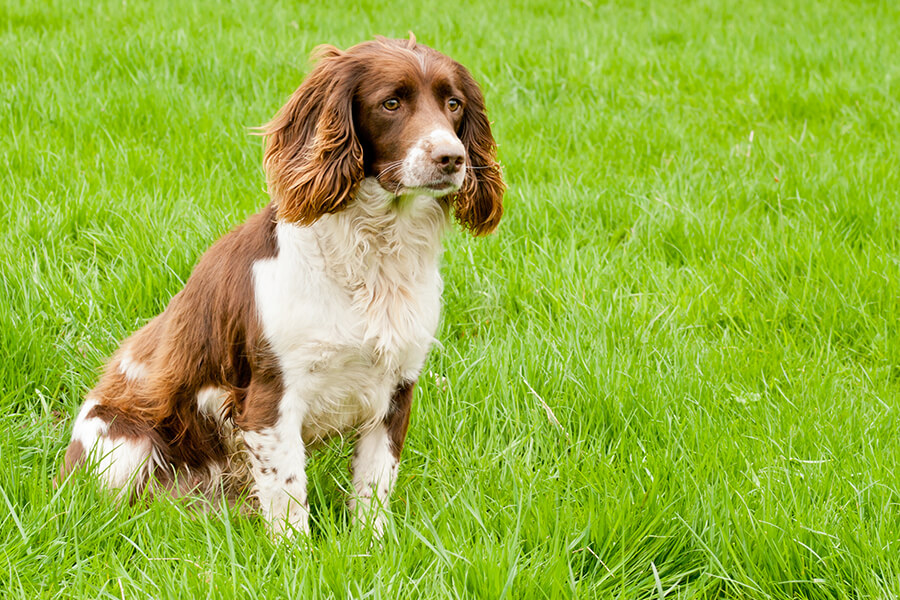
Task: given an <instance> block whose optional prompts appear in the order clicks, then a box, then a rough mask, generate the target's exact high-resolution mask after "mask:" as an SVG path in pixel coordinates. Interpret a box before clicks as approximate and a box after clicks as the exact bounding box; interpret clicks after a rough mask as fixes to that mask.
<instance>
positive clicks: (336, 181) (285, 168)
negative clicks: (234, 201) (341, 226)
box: [263, 46, 364, 225]
mask: <svg viewBox="0 0 900 600" xmlns="http://www.w3.org/2000/svg"><path fill="white" fill-rule="evenodd" d="M314 56H316V57H318V58H319V63H318V64H317V65H316V67H315V69H313V71H312V73H310V74H309V76H308V77H307V78H306V79H305V80H304V81H303V83H302V84H301V85H300V87H299V88H298V89H297V91H296V92H294V94H293V95H292V96H291V98H290V100H288V102H287V104H285V105H284V107H283V108H282V109H281V111H280V112H279V113H278V116H276V117H275V118H274V119H273V120H272V121H271V122H270V123H269V124H268V125H266V126H265V127H264V128H263V133H264V134H265V135H266V136H267V138H268V140H267V144H266V153H265V157H264V164H265V168H266V178H267V180H268V187H269V194H270V195H271V196H272V199H273V200H274V201H275V203H276V204H277V206H278V216H279V218H281V219H285V220H287V221H291V222H294V223H298V224H302V225H308V224H310V223H312V222H313V221H315V220H316V219H318V218H319V217H320V216H322V215H324V214H327V213H333V212H337V211H339V210H340V209H341V208H343V207H344V205H345V204H346V203H347V201H348V200H350V198H351V197H352V196H353V193H354V192H355V191H356V188H357V186H358V185H359V183H360V182H361V181H362V180H363V177H364V171H363V149H362V145H361V144H360V142H359V139H358V138H357V135H356V131H355V128H354V125H353V104H352V103H353V95H354V92H355V89H356V84H357V78H358V75H357V72H356V71H357V70H356V68H355V66H354V64H353V63H352V61H351V60H349V59H348V58H347V56H346V54H345V53H343V52H341V51H340V50H338V49H337V48H334V47H332V46H320V47H319V48H317V50H316V52H315V53H314Z"/></svg>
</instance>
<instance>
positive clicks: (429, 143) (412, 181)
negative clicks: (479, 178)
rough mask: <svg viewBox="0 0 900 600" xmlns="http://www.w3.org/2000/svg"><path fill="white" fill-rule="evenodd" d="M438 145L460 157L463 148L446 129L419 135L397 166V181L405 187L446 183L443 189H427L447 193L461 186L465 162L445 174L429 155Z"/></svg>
mask: <svg viewBox="0 0 900 600" xmlns="http://www.w3.org/2000/svg"><path fill="white" fill-rule="evenodd" d="M440 146H444V147H446V148H447V149H449V150H452V151H455V152H457V153H459V154H461V155H463V156H465V155H466V150H465V148H464V147H463V144H462V142H461V141H459V138H458V137H456V134H454V133H453V132H452V131H449V130H447V129H434V130H432V131H431V133H429V134H427V135H424V136H422V137H421V138H419V141H418V142H416V144H415V145H414V146H413V147H412V148H410V150H409V152H407V153H406V158H404V159H403V166H402V167H401V169H400V183H401V184H403V186H404V187H406V188H428V186H429V185H430V184H433V183H437V182H444V181H445V182H446V183H447V187H446V189H442V188H438V189H435V190H431V191H436V192H440V194H439V195H443V194H447V193H450V192H453V191H456V190H458V189H459V188H460V187H462V184H463V180H464V179H465V177H466V168H465V165H463V167H462V168H461V169H460V170H459V171H457V172H456V173H452V174H449V175H448V174H446V173H444V172H443V171H442V170H441V168H440V163H438V162H436V161H435V160H434V158H432V156H431V154H432V151H433V150H434V149H435V148H437V147H440Z"/></svg>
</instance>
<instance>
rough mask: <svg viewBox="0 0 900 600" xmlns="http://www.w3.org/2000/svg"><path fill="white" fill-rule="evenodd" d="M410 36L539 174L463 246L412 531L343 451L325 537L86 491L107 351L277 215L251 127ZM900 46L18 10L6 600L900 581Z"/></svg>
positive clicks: (1, 310)
mask: <svg viewBox="0 0 900 600" xmlns="http://www.w3.org/2000/svg"><path fill="white" fill-rule="evenodd" d="M408 30H413V31H414V32H415V33H416V35H417V37H418V38H419V40H420V41H422V42H424V43H427V44H429V45H431V46H433V47H435V48H438V49H440V50H442V51H444V52H446V53H447V54H449V55H451V56H453V57H454V58H456V59H458V60H460V61H461V62H463V63H464V64H466V65H467V66H469V67H470V68H471V70H472V71H473V73H474V74H475V75H476V78H477V79H478V80H479V81H481V82H482V84H483V88H484V91H485V95H486V98H487V102H488V107H489V110H490V113H491V117H492V119H493V121H494V130H495V134H496V137H497V139H498V141H499V144H500V154H501V159H502V162H503V164H504V169H505V174H506V178H507V181H508V183H509V188H510V189H509V192H508V195H507V201H506V207H507V210H506V216H505V218H504V221H503V223H502V225H501V228H500V230H499V232H498V233H496V234H495V235H493V236H491V237H490V238H486V239H483V240H474V239H471V238H469V237H467V236H466V235H464V234H463V233H461V232H455V233H453V234H452V235H451V236H450V237H449V239H448V240H447V246H448V251H447V253H446V255H445V260H444V269H443V271H444V275H445V280H446V290H445V294H444V306H445V312H444V318H443V322H442V325H441V329H440V332H439V336H438V337H439V339H440V341H441V345H440V346H439V347H436V348H435V349H434V351H433V353H432V355H431V357H430V359H429V362H428V365H427V367H426V370H425V373H426V375H425V376H424V377H423V379H422V381H421V382H420V386H419V387H418V388H417V391H416V398H415V407H414V412H413V417H412V425H411V429H410V436H409V438H408V441H407V445H406V447H405V450H404V461H403V464H402V466H401V475H400V480H399V482H398V485H397V488H396V492H395V496H394V502H393V517H392V522H391V526H390V528H389V530H388V534H387V536H386V539H385V540H383V541H382V542H380V543H377V542H373V541H372V540H371V539H370V538H369V536H368V534H367V533H366V532H365V531H354V530H351V529H350V528H349V526H348V519H347V515H346V510H345V509H344V505H343V492H342V490H343V489H346V488H347V487H348V486H349V475H348V473H347V469H346V466H347V462H348V453H349V449H348V448H346V447H342V446H341V445H340V444H339V443H334V444H331V445H330V446H329V447H328V448H326V449H325V450H322V451H320V452H318V453H317V454H316V455H315V456H314V457H313V459H312V461H311V463H310V466H309V470H310V481H311V487H310V490H311V502H312V511H313V536H312V538H311V539H309V540H305V541H301V542H298V543H297V544H296V545H277V544H274V543H272V542H271V541H270V540H269V538H268V536H267V535H266V533H265V528H264V526H263V523H262V522H261V521H260V519H259V518H256V517H248V516H245V515H239V514H229V513H228V512H224V513H211V514H199V515H198V514H195V513H193V512H190V511H187V510H186V509H185V508H184V507H183V506H180V505H178V504H174V503H171V502H166V501H158V502H153V503H149V504H141V505H137V506H117V505H116V503H115V502H114V501H113V500H112V499H111V498H109V497H108V496H107V495H106V494H104V493H103V492H102V491H101V490H100V489H99V488H98V486H97V484H96V483H95V482H94V481H93V480H92V479H90V478H88V477H81V476H76V477H74V478H72V479H70V480H69V481H68V482H67V483H66V484H65V485H64V486H62V487H60V488H58V489H54V487H53V486H52V483H51V479H52V476H53V474H54V473H55V471H56V468H57V466H58V464H59V462H60V459H61V454H62V452H63V450H64V447H65V443H66V440H67V437H68V432H69V427H70V424H71V418H72V416H73V414H74V411H75V410H76V407H77V406H78V404H79V403H80V401H81V398H82V396H83V394H84V392H85V391H86V390H87V389H88V388H89V387H90V386H91V385H92V384H93V383H94V381H95V378H96V374H97V372H98V369H99V367H100V366H101V365H102V363H103V361H104V359H105V357H106V356H108V354H109V353H110V352H111V351H112V350H113V349H114V348H115V347H116V344H117V342H118V340H120V339H121V338H122V337H123V336H125V335H127V334H128V333H129V332H131V331H133V330H134V329H136V328H137V327H139V326H140V325H142V324H143V323H145V322H146V321H147V320H148V319H149V318H150V317H152V316H153V315H155V314H156V313H158V312H159V311H160V310H162V308H163V307H164V306H165V304H166V303H167V301H168V299H169V298H170V297H171V296H172V295H173V294H174V293H175V292H177V291H178V289H180V287H181V286H182V284H183V283H184V281H185V279H186V278H187V277H188V275H189V273H190V271H191V268H192V266H193V265H194V264H195V262H196V260H197V258H198V257H199V256H200V254H201V253H202V252H203V250H204V249H205V248H206V247H207V246H208V245H209V244H210V243H211V242H212V241H213V240H215V239H216V238H217V237H218V236H220V235H221V234H223V233H224V232H225V231H227V230H228V229H230V228H231V227H232V226H233V225H235V224H236V223H238V222H240V221H241V220H243V219H244V218H245V217H246V216H247V215H248V214H250V213H252V212H254V211H256V210H258V209H259V208H260V207H261V206H263V205H264V204H265V203H266V202H267V197H266V194H265V191H264V178H263V174H262V170H261V167H260V162H261V146H260V140H259V139H258V138H255V137H252V136H250V135H248V128H249V127H251V126H254V125H259V124H262V123H264V122H265V121H267V120H268V119H269V118H270V117H271V116H272V115H273V114H274V113H275V111H276V110H277V109H278V107H279V106H280V105H281V104H282V103H283V102H284V100H285V99H286V98H287V97H288V95H289V94H290V93H291V91H292V90H293V89H294V87H296V85H297V84H298V83H299V82H300V81H301V79H302V77H303V74H304V73H305V72H306V71H307V70H308V62H307V57H308V55H309V52H310V51H311V49H312V48H313V47H314V46H315V45H317V44H319V43H332V44H336V45H338V46H341V47H346V46H349V45H352V44H354V43H356V42H358V41H362V40H364V39H368V38H371V37H372V36H373V35H375V34H383V35H388V36H395V37H405V36H406V34H407V31H408ZM897 57H900V7H898V5H897V4H896V3H893V2H886V1H884V2H879V1H877V0H874V1H871V2H858V3H853V2H849V3H848V2H839V1H837V0H822V1H820V2H799V1H796V0H782V1H780V2H774V1H769V0H766V1H761V2H754V3H748V2H736V1H735V2H731V1H727V2H713V1H702V0H699V1H691V2H685V3H662V2H619V3H602V2H598V1H596V0H592V1H581V2H576V1H558V0H557V1H552V2H551V1H546V2H541V1H528V2H512V1H508V0H499V1H498V2H495V3H490V4H489V3H478V2H469V1H462V2H457V3H450V4H448V3H446V2H440V3H439V2H421V3H389V2H381V1H378V2H366V3H364V4H359V3H355V2H347V1H344V0H338V1H335V2H331V3H328V4H327V5H325V4H313V3H310V4H298V5H291V4H289V3H286V2H278V3H272V4H270V5H267V6H262V5H260V4H258V3H254V2H247V1H246V0H244V1H236V2H233V3H229V4H227V5H224V6H223V5H220V3H217V2H196V3H191V4H187V5H186V4H183V3H178V2H168V3H167V2H162V1H161V2H154V3H137V2H131V1H129V2H124V1H121V0H117V1H115V2H113V1H105V2H70V1H62V0H59V1H56V2H52V1H46V2H45V1H42V2H36V1H29V2H10V1H9V0H2V3H0V198H2V204H3V207H4V209H3V211H2V212H0V230H2V232H3V233H2V236H0V256H3V257H4V258H3V260H2V261H0V286H2V288H0V289H2V296H0V297H2V299H3V301H2V303H0V352H2V356H3V357H4V360H3V361H0V432H2V433H0V590H2V593H3V596H4V597H8V598H35V597H40V598H56V597H90V598H99V597H104V598H105V597H114V598H122V597H125V598H134V597H137V598H141V597H152V598H184V597H213V598H219V597H222V598H235V597H240V598H256V597H259V598H270V597H273V596H276V597H277V596H288V597H300V598H307V597H310V598H312V597H338V598H343V597H348V596H353V597H373V598H395V597H403V596H413V597H422V598H444V597H447V598H456V597H460V598H501V597H505V598H557V597H579V598H590V597H598V598H600V597H604V598H605V597H621V598H661V597H667V598H694V597H698V598H890V597H897V596H900V470H898V466H900V465H898V463H900V445H898V431H900V414H898V391H900V366H898V365H900V327H898V318H897V317H898V308H900V242H898V239H900V237H898V236H900V230H898V227H900V225H898V224H900V203H898V189H900V148H898V132H900V102H898V98H900V94H898V89H897V85H898V84H897V82H898V80H900V61H898V60H897Z"/></svg>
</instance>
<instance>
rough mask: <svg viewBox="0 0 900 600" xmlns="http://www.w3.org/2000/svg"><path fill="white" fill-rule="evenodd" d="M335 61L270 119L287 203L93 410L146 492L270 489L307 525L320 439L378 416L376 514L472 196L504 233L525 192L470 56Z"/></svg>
mask: <svg viewBox="0 0 900 600" xmlns="http://www.w3.org/2000/svg"><path fill="white" fill-rule="evenodd" d="M318 57H319V62H318V63H317V65H316V67H315V68H314V69H313V71H312V72H311V73H310V74H309V76H308V77H307V78H306V80H305V81H304V82H303V84H302V85H301V86H300V87H299V88H298V89H297V91H296V92H294V94H293V95H292V96H291V98H290V100H288V102H287V104H286V105H285V106H284V107H283V108H282V109H281V111H280V112H279V114H278V116H276V117H275V119H274V120H273V121H272V122H271V123H269V124H268V125H267V126H266V127H265V129H264V133H265V135H266V136H267V146H266V152H265V169H266V173H267V179H268V188H269V194H270V196H271V203H270V204H269V205H268V206H266V207H265V208H264V209H263V210H262V212H260V213H258V214H256V215H254V216H252V217H250V218H249V219H248V220H247V222H245V223H244V224H243V225H241V226H239V227H237V228H236V229H234V230H233V231H231V232H230V233H229V234H227V235H226V236H224V237H223V238H222V239H220V240H219V241H218V242H216V243H215V244H214V245H213V246H212V247H211V248H210V249H209V250H208V251H207V252H206V254H204V255H203V257H202V258H201V259H200V262H199V264H198V265H197V267H196V268H195V269H194V272H193V274H192V275H191V277H190V278H189V279H188V281H187V284H186V285H185V286H184V289H183V290H181V291H180V292H179V293H178V294H176V295H175V297H174V298H172V300H171V302H170V303H169V305H168V307H167V308H166V310H165V311H163V313H162V314H160V315H159V316H157V317H156V318H154V319H153V320H151V321H150V322H149V323H148V324H147V325H146V326H144V327H143V328H142V329H140V330H139V331H138V332H137V333H135V334H134V335H132V336H131V337H130V338H128V339H127V340H125V341H124V342H123V343H122V345H121V347H120V348H119V350H118V351H117V352H116V353H115V354H114V355H113V357H112V359H111V360H110V361H109V363H108V364H107V366H106V369H105V372H104V373H103V376H102V377H101V378H100V382H99V383H98V384H97V386H96V387H95V388H94V389H93V390H91V392H90V393H89V394H88V395H87V397H86V400H85V402H84V404H83V405H82V407H81V410H80V412H79V413H78V416H77V418H76V419H75V424H74V427H73V431H72V441H71V443H70V445H69V447H68V450H67V451H66V456H65V463H64V465H63V467H62V473H61V475H62V476H65V475H66V474H67V473H69V472H70V471H71V470H72V469H73V468H75V467H76V466H77V465H80V464H91V465H93V466H94V467H95V468H96V472H97V473H98V474H99V477H100V478H101V480H102V482H103V483H104V485H106V486H108V487H109V488H112V489H116V490H127V491H128V493H130V494H133V493H139V492H141V491H143V490H152V491H162V492H165V493H169V494H173V495H177V496H182V495H185V494H191V493H195V494H200V495H205V496H207V497H211V498H212V497H216V498H221V497H222V496H221V495H222V493H223V491H224V493H225V494H226V497H227V495H228V494H229V493H230V492H234V491H235V490H237V491H239V490H240V489H241V488H242V487H243V486H252V490H253V494H254V495H255V498H256V499H257V500H258V502H259V507H260V510H261V511H262V512H263V514H264V515H265V517H266V519H267V520H268V521H269V523H270V524H271V526H272V528H273V530H274V531H275V532H276V533H284V532H290V531H293V530H296V531H299V532H307V531H308V529H309V524H308V504H307V491H306V474H305V463H306V457H307V449H308V448H311V447H314V446H315V445H316V444H318V443H320V442H321V441H323V440H325V439H326V438H328V437H329V436H332V435H340V434H343V433H345V432H349V431H356V432H358V441H357V444H356V452H355V455H354V458H353V485H354V488H355V492H354V493H353V495H352V496H353V497H352V498H351V499H350V508H351V512H352V514H353V515H354V517H355V519H357V520H359V519H362V520H364V521H368V520H370V519H371V522H372V524H373V526H374V527H375V529H376V531H379V532H380V530H381V528H382V526H383V521H384V514H383V511H380V510H377V508H378V507H379V506H381V507H383V506H386V505H387V499H388V495H389V493H390V490H391V486H392V484H393V483H394V481H395V479H396V477H397V467H398V462H399V458H400V451H401V449H402V448H403V441H404V438H405V437H406V430H407V426H408V424H409V415H410V404H411V402H412V397H413V387H414V386H415V384H416V380H417V378H418V376H419V373H420V371H421V369H422V365H423V363H424V361H425V358H426V355H427V354H428V350H429V347H430V346H431V343H432V341H433V340H434V338H433V336H434V333H435V330H436V329H437V326H438V319H439V315H440V296H441V288H442V283H441V277H440V273H439V270H438V268H439V262H440V256H441V251H442V247H441V237H442V234H443V232H444V230H445V229H446V228H447V225H448V223H449V220H450V218H449V215H450V213H451V212H452V213H453V214H454V216H455V217H456V220H457V221H458V222H459V223H460V224H461V225H462V226H463V227H465V228H466V229H468V230H470V231H471V232H472V233H474V234H475V235H480V234H485V233H489V232H491V231H492V230H493V229H494V228H495V227H496V226H497V223H498V221H499V220H500V216H501V214H502V212H503V209H502V204H501V199H502V196H503V192H504V189H505V186H504V183H503V180H502V179H501V174H500V168H499V165H498V164H497V161H496V158H495V152H496V146H495V143H494V139H493V137H492V135H491V128H490V123H489V122H488V119H487V115H486V114H485V108H484V99H483V97H482V94H481V91H480V90H479V88H478V85H477V84H476V83H475V81H474V80H473V79H472V76H471V75H470V74H469V72H468V70H466V69H465V67H463V66H462V65H460V64H458V63H456V62H454V61H453V60H451V59H449V58H448V57H446V56H444V55H443V54H440V53H439V52H437V51H435V50H432V49H431V48H428V47H426V46H423V45H421V44H417V43H416V42H415V39H414V38H412V39H410V40H389V39H383V38H378V39H376V40H375V41H369V42H364V43H362V44H359V45H357V46H354V47H352V48H350V49H349V50H346V51H340V50H338V49H337V48H334V47H331V46H325V47H322V48H320V49H319V50H318Z"/></svg>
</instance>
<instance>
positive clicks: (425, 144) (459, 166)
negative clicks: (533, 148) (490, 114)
mask: <svg viewBox="0 0 900 600" xmlns="http://www.w3.org/2000/svg"><path fill="white" fill-rule="evenodd" d="M465 110H466V99H465V94H464V93H463V91H462V86H461V85H460V83H459V78H458V77H457V76H456V72H455V69H454V68H453V63H452V61H450V59H448V58H446V57H445V56H443V55H441V54H438V53H437V52H434V51H432V50H430V49H423V50H420V51H419V52H418V53H413V52H409V53H404V54H396V55H391V56H389V57H386V58H385V59H383V60H381V61H378V62H377V63H376V64H375V65H374V66H373V68H372V69H371V77H366V78H365V79H363V80H362V81H361V82H360V84H359V87H358V88H357V91H356V105H355V111H354V115H355V118H356V124H357V127H358V130H357V134H358V135H359V138H360V140H361V142H362V145H363V162H364V169H365V174H366V175H367V176H374V177H376V178H377V179H378V182H379V183H380V184H381V186H382V187H384V188H385V189H386V190H389V191H392V192H394V193H398V194H401V193H408V192H412V191H414V192H418V193H426V194H429V195H433V196H436V197H437V196H444V195H446V194H449V193H451V192H456V191H458V190H459V189H460V187H462V184H463V181H464V179H465V174H466V149H465V147H464V146H463V143H462V141H460V139H459V135H458V132H459V129H460V125H461V124H462V119H463V115H464V114H465Z"/></svg>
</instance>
